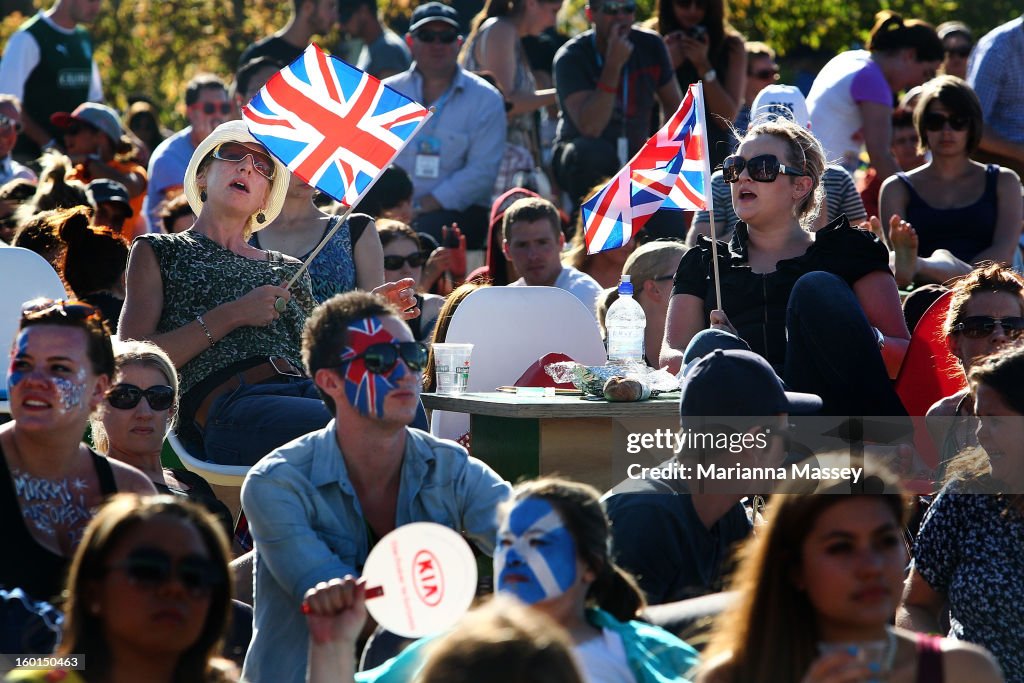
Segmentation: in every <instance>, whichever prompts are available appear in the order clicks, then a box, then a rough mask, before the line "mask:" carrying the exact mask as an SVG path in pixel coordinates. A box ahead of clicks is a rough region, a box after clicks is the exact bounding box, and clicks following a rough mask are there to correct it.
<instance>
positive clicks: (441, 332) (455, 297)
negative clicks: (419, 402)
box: [423, 282, 491, 391]
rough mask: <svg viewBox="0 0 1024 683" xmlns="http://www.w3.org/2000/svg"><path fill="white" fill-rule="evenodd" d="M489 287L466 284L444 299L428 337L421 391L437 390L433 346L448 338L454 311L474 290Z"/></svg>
mask: <svg viewBox="0 0 1024 683" xmlns="http://www.w3.org/2000/svg"><path fill="white" fill-rule="evenodd" d="M490 286H491V283H490V282H466V283H463V284H461V285H459V286H458V287H456V288H455V289H454V290H452V293H451V294H449V295H448V296H447V297H445V300H444V304H443V305H442V306H441V310H440V311H438V313H437V322H436V323H435V324H434V334H433V335H431V337H430V355H429V357H428V358H427V367H425V368H423V391H434V390H435V389H436V388H437V373H436V372H435V371H434V344H443V343H444V341H445V339H447V338H448V326H449V325H451V324H452V316H454V315H455V309H456V308H458V307H459V304H461V303H462V302H463V301H464V300H465V298H466V297H467V296H469V295H470V294H472V293H473V292H475V291H476V290H478V289H481V288H483V287H490Z"/></svg>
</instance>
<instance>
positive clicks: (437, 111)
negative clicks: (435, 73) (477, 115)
mask: <svg viewBox="0 0 1024 683" xmlns="http://www.w3.org/2000/svg"><path fill="white" fill-rule="evenodd" d="M458 78H459V74H458V73H456V74H455V77H454V78H453V79H452V84H451V85H450V86H448V89H447V90H445V91H444V93H442V95H441V96H440V97H438V98H437V100H436V101H435V102H434V104H432V105H430V106H432V107H433V108H434V115H433V116H431V117H430V120H429V121H428V122H427V124H426V125H429V126H430V132H431V133H433V132H434V130H435V129H436V128H437V122H438V121H440V120H441V110H442V109H444V105H445V104H446V103H447V102H448V98H449V97H451V95H452V93H453V92H455V81H456V80H458ZM421 87H422V86H421ZM421 92H422V91H421Z"/></svg>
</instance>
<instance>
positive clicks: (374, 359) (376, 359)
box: [345, 342, 428, 375]
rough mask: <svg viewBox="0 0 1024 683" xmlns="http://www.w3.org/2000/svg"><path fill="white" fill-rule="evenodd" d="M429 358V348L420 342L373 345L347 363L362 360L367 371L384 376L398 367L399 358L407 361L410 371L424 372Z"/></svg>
mask: <svg viewBox="0 0 1024 683" xmlns="http://www.w3.org/2000/svg"><path fill="white" fill-rule="evenodd" d="M427 356H428V352H427V347H426V345H424V344H421V343H420V342H395V343H393V344H371V345H370V346H368V347H366V350H365V351H363V352H362V353H361V354H359V355H358V356H353V357H352V358H349V359H348V360H346V361H345V363H351V362H352V361H355V360H359V359H360V358H362V359H363V363H364V364H365V365H366V369H367V370H369V371H370V372H372V373H373V374H375V375H383V374H384V373H387V372H391V369H392V368H394V367H395V366H396V365H398V358H399V357H401V358H402V360H404V361H405V364H406V365H408V366H409V369H410V370H422V369H423V368H425V367H427Z"/></svg>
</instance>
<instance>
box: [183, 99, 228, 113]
mask: <svg viewBox="0 0 1024 683" xmlns="http://www.w3.org/2000/svg"><path fill="white" fill-rule="evenodd" d="M188 108H189V109H202V111H203V113H204V114H207V115H209V114H213V113H214V112H217V113H219V114H221V115H222V116H227V115H228V114H230V113H231V103H230V102H196V103H195V104H190V105H189V106H188Z"/></svg>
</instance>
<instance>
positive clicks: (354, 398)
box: [341, 316, 409, 418]
mask: <svg viewBox="0 0 1024 683" xmlns="http://www.w3.org/2000/svg"><path fill="white" fill-rule="evenodd" d="M346 335H347V339H348V344H347V345H346V346H345V348H344V349H343V350H342V352H341V360H342V361H348V360H350V359H354V360H352V361H351V362H349V363H346V366H345V375H344V377H345V395H346V396H347V397H348V401H349V403H351V404H352V407H354V408H355V409H356V410H357V411H358V412H359V414H360V415H362V416H364V417H370V416H373V417H377V418H380V417H383V416H384V400H385V399H386V398H387V396H388V394H389V393H391V391H392V390H393V389H395V388H396V387H397V386H398V383H399V381H400V380H401V379H402V378H403V377H405V376H406V375H407V374H408V373H409V369H408V368H407V367H406V366H405V363H404V362H403V361H402V360H401V359H399V360H398V362H397V363H395V366H394V367H393V368H391V369H390V370H389V371H388V372H386V373H384V374H377V373H374V372H370V371H369V370H367V369H366V362H365V361H364V360H363V359H362V358H358V357H357V356H361V355H362V354H363V353H365V352H366V349H368V348H370V347H371V346H373V345H374V344H394V343H396V342H397V340H396V339H395V337H394V336H393V335H392V334H391V333H390V332H388V331H387V330H385V329H384V325H383V324H382V323H381V321H380V320H379V319H377V318H374V317H372V316H371V317H369V318H364V319H363V320H358V321H356V322H354V323H352V324H351V325H349V326H348V328H347V330H346Z"/></svg>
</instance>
